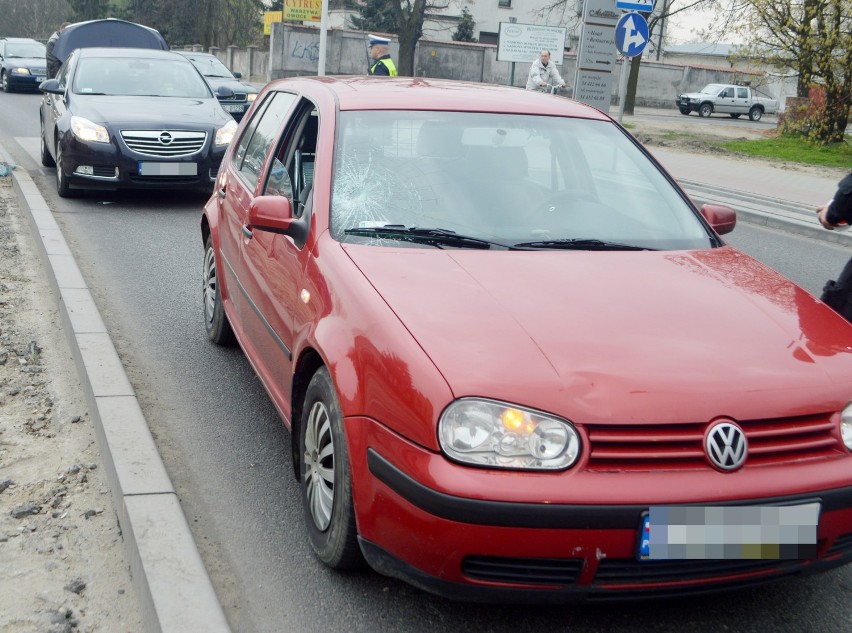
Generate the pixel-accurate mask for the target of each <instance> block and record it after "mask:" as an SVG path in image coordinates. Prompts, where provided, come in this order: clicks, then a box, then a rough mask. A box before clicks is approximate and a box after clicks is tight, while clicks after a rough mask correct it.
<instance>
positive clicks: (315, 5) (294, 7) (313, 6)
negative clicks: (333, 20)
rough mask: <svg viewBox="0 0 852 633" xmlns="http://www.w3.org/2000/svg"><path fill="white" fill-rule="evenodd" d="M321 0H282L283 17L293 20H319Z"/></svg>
mask: <svg viewBox="0 0 852 633" xmlns="http://www.w3.org/2000/svg"><path fill="white" fill-rule="evenodd" d="M321 14H322V0H284V19H285V20H292V21H293V22H319V21H320V15H321Z"/></svg>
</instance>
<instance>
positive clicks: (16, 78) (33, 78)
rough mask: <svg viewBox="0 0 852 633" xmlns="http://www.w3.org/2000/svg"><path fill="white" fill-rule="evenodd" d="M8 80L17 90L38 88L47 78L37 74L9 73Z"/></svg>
mask: <svg viewBox="0 0 852 633" xmlns="http://www.w3.org/2000/svg"><path fill="white" fill-rule="evenodd" d="M6 80H7V81H8V82H9V87H11V88H14V89H15V90H35V91H37V90H38V87H39V85H40V84H41V82H42V81H44V80H45V77H44V76H37V75H21V74H18V73H8V74H7V75H6Z"/></svg>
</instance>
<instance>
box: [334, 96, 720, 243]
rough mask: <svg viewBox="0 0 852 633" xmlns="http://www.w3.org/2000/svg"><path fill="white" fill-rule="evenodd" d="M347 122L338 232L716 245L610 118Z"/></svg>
mask: <svg viewBox="0 0 852 633" xmlns="http://www.w3.org/2000/svg"><path fill="white" fill-rule="evenodd" d="M340 122H341V126H340V132H339V136H338V141H337V145H336V147H337V149H336V152H337V154H336V156H335V166H334V183H333V198H332V211H331V231H332V235H333V236H334V237H335V239H338V240H341V241H346V242H360V243H368V244H372V245H377V246H408V247H414V248H434V247H438V248H499V247H506V248H511V247H523V248H564V247H566V246H568V247H580V248H586V247H589V248H600V247H612V248H616V249H617V248H625V249H630V250H633V249H636V250H641V249H648V250H675V249H693V248H707V247H708V246H712V245H714V244H715V242H714V241H713V238H711V236H710V234H709V233H708V231H707V230H706V229H705V228H704V226H703V225H702V223H701V221H700V220H699V219H698V216H697V214H696V213H695V212H694V211H693V210H692V209H691V208H690V207H689V205H688V204H687V203H686V202H685V201H684V200H683V199H682V198H681V197H680V196H679V195H678V194H677V192H676V191H675V190H674V189H673V188H672V187H671V185H670V184H669V183H668V181H667V180H666V178H665V177H664V176H663V175H662V174H661V173H660V172H659V171H658V170H657V169H656V167H655V166H654V165H653V164H652V163H651V162H650V161H649V160H648V158H647V157H646V156H645V155H644V154H643V153H642V152H641V151H640V150H639V149H638V147H637V146H635V145H634V144H633V143H632V142H631V141H630V140H629V139H628V138H627V137H626V136H625V135H624V134H623V133H621V132H620V131H619V130H618V129H617V128H616V127H615V126H614V125H612V124H611V123H607V122H604V121H592V120H584V119H567V118H560V117H549V116H533V115H503V114H483V113H463V112H462V113H460V112H401V111H369V112H362V111H359V112H342V113H341V115H340ZM460 238H462V239H460ZM468 238H471V239H468Z"/></svg>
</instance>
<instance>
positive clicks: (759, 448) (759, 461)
mask: <svg viewBox="0 0 852 633" xmlns="http://www.w3.org/2000/svg"><path fill="white" fill-rule="evenodd" d="M832 415H833V413H823V414H816V415H808V416H799V417H793V418H780V419H771V420H750V421H738V422H737V423H738V424H739V425H740V427H742V429H743V431H744V432H745V434H746V438H747V439H748V458H747V461H746V466H747V467H749V466H762V465H772V464H783V463H786V462H792V461H802V460H808V459H827V458H831V457H840V456H842V455H843V454H844V453H845V451H844V450H843V449H842V447H841V446H840V443H839V442H840V440H839V438H838V437H837V436H836V435H835V433H834V432H835V431H836V426H837V424H836V423H835V422H833V421H832V419H831V418H832ZM707 427H708V423H706V422H702V423H694V424H689V423H687V424H652V425H626V424H614V425H603V424H600V425H588V426H587V427H586V430H587V432H588V435H589V444H590V445H591V454H590V456H589V463H588V466H587V469H588V470H593V471H601V472H608V471H625V470H627V471H647V470H688V469H703V468H710V465H709V463H708V461H707V458H706V455H705V451H704V434H705V431H706V430H707Z"/></svg>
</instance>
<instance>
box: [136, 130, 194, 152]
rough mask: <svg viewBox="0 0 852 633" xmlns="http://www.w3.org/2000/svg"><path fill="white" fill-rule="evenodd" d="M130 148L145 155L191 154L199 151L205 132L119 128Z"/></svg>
mask: <svg viewBox="0 0 852 633" xmlns="http://www.w3.org/2000/svg"><path fill="white" fill-rule="evenodd" d="M121 138H122V139H123V140H124V143H125V144H126V145H127V147H129V148H130V149H131V150H133V151H134V152H136V153H138V154H145V155H146V156H162V157H176V156H191V155H192V154H196V153H197V152H199V151H201V149H202V148H203V147H204V143H205V142H206V141H207V132H201V131H188V130H121Z"/></svg>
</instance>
